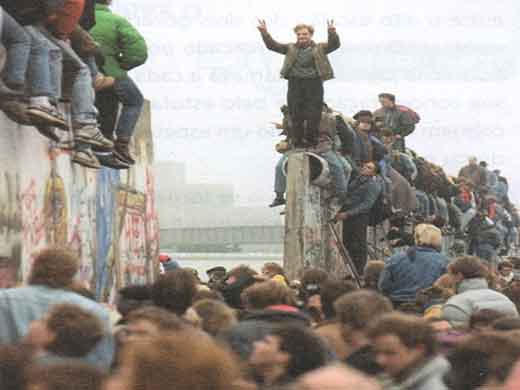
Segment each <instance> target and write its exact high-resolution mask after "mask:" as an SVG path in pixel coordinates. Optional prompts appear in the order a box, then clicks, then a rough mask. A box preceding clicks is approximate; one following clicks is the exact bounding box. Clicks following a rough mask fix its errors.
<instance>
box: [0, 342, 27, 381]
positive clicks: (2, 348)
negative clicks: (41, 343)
mask: <svg viewBox="0 0 520 390" xmlns="http://www.w3.org/2000/svg"><path fill="white" fill-rule="evenodd" d="M31 363H32V361H31V354H30V353H29V351H28V350H26V349H24V348H22V347H20V346H14V345H0V389H6V390H7V389H9V390H25V389H26V379H27V378H26V375H25V370H26V368H27V367H28V366H29V365H30V364H31Z"/></svg>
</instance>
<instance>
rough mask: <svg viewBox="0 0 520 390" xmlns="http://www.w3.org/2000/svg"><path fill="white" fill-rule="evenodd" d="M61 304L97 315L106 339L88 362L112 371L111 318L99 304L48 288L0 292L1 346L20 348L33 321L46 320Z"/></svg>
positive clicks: (91, 353) (14, 289)
mask: <svg viewBox="0 0 520 390" xmlns="http://www.w3.org/2000/svg"><path fill="white" fill-rule="evenodd" d="M60 303H70V304H74V305H77V306H79V307H81V308H83V309H85V310H88V311H90V312H92V313H93V314H95V315H96V316H97V317H98V318H99V319H100V320H101V321H102V323H103V325H104V326H105V336H104V338H103V339H102V340H101V341H100V342H99V343H98V344H97V345H96V347H95V348H94V350H93V351H92V352H90V353H89V354H88V355H87V356H86V357H85V360H86V361H87V362H89V363H92V364H94V365H96V366H98V367H100V368H103V369H107V370H108V369H109V368H110V365H111V363H112V359H113V354H114V340H113V337H112V332H111V329H110V328H111V325H110V314H109V312H108V310H107V309H106V308H104V307H103V306H102V305H100V304H99V303H97V302H94V301H91V300H90V299H87V298H84V297H82V296H81V295H78V294H75V293H73V292H70V291H65V290H60V289H54V288H48V287H45V286H27V287H20V288H12V289H6V290H1V291H0V323H1V324H2V326H0V343H1V344H16V343H19V342H20V341H21V339H22V338H23V337H24V336H25V335H26V334H27V332H28V330H29V326H30V325H31V323H32V322H33V321H36V320H39V319H41V318H43V317H44V316H45V315H46V314H47V313H48V311H49V309H50V307H51V306H53V305H56V304H60Z"/></svg>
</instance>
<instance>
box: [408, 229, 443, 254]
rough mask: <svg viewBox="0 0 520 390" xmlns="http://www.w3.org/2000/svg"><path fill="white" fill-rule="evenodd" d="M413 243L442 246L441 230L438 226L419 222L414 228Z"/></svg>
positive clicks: (438, 247)
mask: <svg viewBox="0 0 520 390" xmlns="http://www.w3.org/2000/svg"><path fill="white" fill-rule="evenodd" d="M415 245H418V246H428V247H431V248H435V249H439V250H440V249H441V248H442V232H441V230H440V229H439V228H438V227H435V226H433V225H430V224H427V223H421V224H420V225H417V227H416V228H415Z"/></svg>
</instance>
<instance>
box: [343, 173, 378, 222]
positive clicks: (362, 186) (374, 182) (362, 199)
mask: <svg viewBox="0 0 520 390" xmlns="http://www.w3.org/2000/svg"><path fill="white" fill-rule="evenodd" d="M381 191H382V188H381V184H380V182H379V181H378V179H377V178H376V177H369V176H362V175H360V176H358V177H356V178H355V179H354V180H352V181H351V182H350V184H349V186H348V194H347V196H348V197H347V202H346V204H345V207H344V209H345V211H346V212H347V213H348V215H349V216H350V217H354V216H356V215H362V214H368V213H369V212H370V210H371V209H372V207H373V206H374V203H375V202H376V200H377V198H378V197H379V194H381Z"/></svg>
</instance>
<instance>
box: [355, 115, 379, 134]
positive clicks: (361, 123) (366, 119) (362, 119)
mask: <svg viewBox="0 0 520 390" xmlns="http://www.w3.org/2000/svg"><path fill="white" fill-rule="evenodd" d="M353 118H354V120H355V121H356V128H357V129H358V130H360V131H362V132H364V133H368V132H369V131H370V130H372V127H373V119H374V118H373V116H372V113H371V112H370V111H368V110H361V111H358V112H357V113H356V114H354V116H353Z"/></svg>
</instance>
